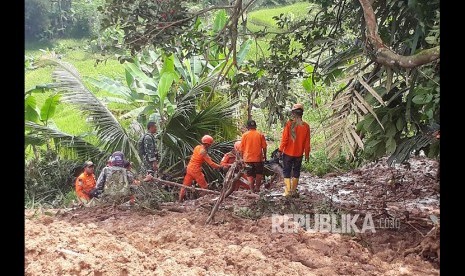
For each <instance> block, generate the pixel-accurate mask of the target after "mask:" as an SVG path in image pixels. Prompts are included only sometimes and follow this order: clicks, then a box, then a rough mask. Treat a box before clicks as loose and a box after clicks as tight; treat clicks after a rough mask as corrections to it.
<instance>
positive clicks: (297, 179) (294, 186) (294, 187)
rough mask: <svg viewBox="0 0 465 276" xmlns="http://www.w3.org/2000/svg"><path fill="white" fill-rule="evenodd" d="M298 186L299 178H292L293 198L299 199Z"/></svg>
mask: <svg viewBox="0 0 465 276" xmlns="http://www.w3.org/2000/svg"><path fill="white" fill-rule="evenodd" d="M297 184H299V178H292V181H291V192H290V194H291V196H295V197H298V196H299V194H298V193H297Z"/></svg>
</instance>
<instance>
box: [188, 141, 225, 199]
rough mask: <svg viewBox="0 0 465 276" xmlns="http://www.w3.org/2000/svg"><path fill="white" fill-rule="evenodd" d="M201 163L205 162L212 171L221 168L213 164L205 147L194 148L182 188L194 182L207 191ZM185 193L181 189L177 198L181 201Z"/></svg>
mask: <svg viewBox="0 0 465 276" xmlns="http://www.w3.org/2000/svg"><path fill="white" fill-rule="evenodd" d="M203 162H207V164H208V165H210V166H211V167H212V168H214V169H218V168H221V166H220V165H218V164H216V163H215V162H213V160H212V159H211V158H210V156H209V155H208V152H207V150H206V149H205V147H204V146H203V145H198V146H196V147H195V148H194V152H193V153H192V157H191V160H190V161H189V164H188V165H187V171H186V176H184V181H183V183H182V184H183V185H184V186H191V185H192V181H193V180H195V181H196V182H197V184H199V186H200V187H201V188H203V189H208V184H207V181H206V180H205V175H204V174H203V172H202V164H203ZM185 193H186V189H185V188H181V192H180V195H179V198H180V199H182V198H183V197H184V194H185Z"/></svg>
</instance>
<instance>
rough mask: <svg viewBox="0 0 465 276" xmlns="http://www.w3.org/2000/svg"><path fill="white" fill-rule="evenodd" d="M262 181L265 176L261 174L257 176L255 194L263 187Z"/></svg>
mask: <svg viewBox="0 0 465 276" xmlns="http://www.w3.org/2000/svg"><path fill="white" fill-rule="evenodd" d="M262 179H263V175H261V174H257V175H256V176H255V191H254V192H257V193H258V192H260V186H262Z"/></svg>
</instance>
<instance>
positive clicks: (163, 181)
mask: <svg viewBox="0 0 465 276" xmlns="http://www.w3.org/2000/svg"><path fill="white" fill-rule="evenodd" d="M152 181H153V182H157V183H161V184H166V185H171V186H177V187H181V188H186V189H189V190H192V191H202V192H206V193H209V194H215V195H219V194H221V193H220V192H217V191H213V190H208V189H202V188H195V187H192V186H184V185H183V184H179V183H176V182H171V181H168V180H163V179H159V178H154V179H153V180H152Z"/></svg>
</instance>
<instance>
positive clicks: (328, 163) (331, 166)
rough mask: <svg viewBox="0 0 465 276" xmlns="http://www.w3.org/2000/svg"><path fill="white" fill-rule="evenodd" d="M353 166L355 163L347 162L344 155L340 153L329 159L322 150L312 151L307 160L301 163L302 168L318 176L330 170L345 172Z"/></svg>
mask: <svg viewBox="0 0 465 276" xmlns="http://www.w3.org/2000/svg"><path fill="white" fill-rule="evenodd" d="M354 167H355V165H354V164H353V163H351V162H349V161H348V160H347V157H346V156H345V155H343V154H341V155H339V156H338V157H337V158H335V159H333V160H330V159H329V158H328V156H327V154H326V153H325V152H324V151H323V150H320V151H316V152H312V154H311V155H310V160H309V162H308V163H305V162H303V163H302V170H304V171H307V172H310V173H312V174H315V175H317V176H320V177H321V176H323V175H325V174H327V173H330V172H345V171H348V170H350V169H353V168H354Z"/></svg>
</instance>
